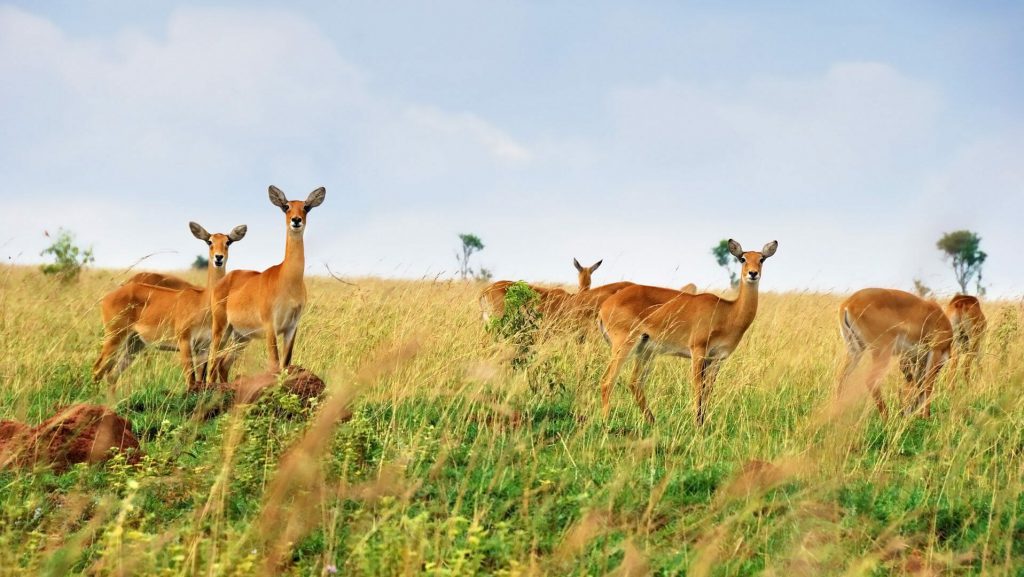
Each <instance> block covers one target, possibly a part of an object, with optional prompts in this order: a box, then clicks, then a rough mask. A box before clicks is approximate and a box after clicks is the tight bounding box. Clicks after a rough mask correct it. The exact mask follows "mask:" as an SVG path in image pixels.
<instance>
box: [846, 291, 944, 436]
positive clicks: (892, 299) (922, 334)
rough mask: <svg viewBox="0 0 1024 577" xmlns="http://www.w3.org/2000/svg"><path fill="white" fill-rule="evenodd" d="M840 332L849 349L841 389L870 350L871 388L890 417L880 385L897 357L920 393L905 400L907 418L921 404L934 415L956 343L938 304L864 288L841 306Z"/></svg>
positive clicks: (892, 292) (881, 409) (869, 387)
mask: <svg viewBox="0 0 1024 577" xmlns="http://www.w3.org/2000/svg"><path fill="white" fill-rule="evenodd" d="M839 329H840V332H841V333H842V335H843V340H844V341H846V349H847V355H846V360H845V361H844V363H843V367H842V369H841V370H840V372H839V384H838V387H839V390H840V391H842V389H843V388H844V387H845V386H846V381H847V380H848V379H849V378H850V375H852V374H853V371H854V370H855V369H856V368H857V364H858V363H859V362H860V359H861V357H862V356H863V355H864V353H865V352H870V353H871V370H870V372H869V373H868V380H867V386H868V390H870V391H871V395H872V397H874V399H875V404H876V405H877V406H878V412H879V414H880V415H882V417H883V418H885V417H886V416H888V410H887V408H886V405H885V400H884V399H883V398H882V392H881V390H880V385H881V381H882V377H884V376H885V369H886V368H887V366H888V364H889V358H890V357H892V356H893V355H897V356H899V357H900V369H901V370H902V372H903V377H904V378H905V379H906V381H907V384H908V385H909V386H913V387H914V389H916V390H915V391H911V395H912V396H913V398H912V399H905V400H904V401H905V405H904V409H903V410H904V414H911V413H913V412H916V411H917V410H918V409H920V408H921V406H922V405H923V406H924V416H925V417H927V416H929V415H930V414H931V395H932V388H933V387H934V384H935V379H936V378H937V377H938V374H939V371H940V370H942V365H943V364H944V363H945V362H946V360H947V359H948V358H949V352H950V346H951V344H952V341H953V327H952V325H951V324H950V322H949V319H948V318H947V317H946V314H945V313H944V312H943V311H942V308H941V307H940V306H939V305H938V304H937V303H935V302H933V301H928V300H925V299H922V298H920V297H918V296H916V295H912V294H910V293H908V292H903V291H901V290H895V289H881V288H867V289H862V290H859V291H857V292H855V293H853V295H851V296H850V297H849V298H848V299H846V300H845V301H843V304H842V305H840V306H839ZM914 393H916V395H914Z"/></svg>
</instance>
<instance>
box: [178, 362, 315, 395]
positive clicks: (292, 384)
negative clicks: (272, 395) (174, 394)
mask: <svg viewBox="0 0 1024 577" xmlns="http://www.w3.org/2000/svg"><path fill="white" fill-rule="evenodd" d="M285 373H286V375H285V378H284V380H283V381H282V382H281V387H282V388H283V389H284V390H286V391H288V392H289V393H294V394H295V395H298V397H299V398H300V399H302V400H304V401H308V400H311V399H315V398H317V397H320V396H321V395H323V393H324V389H325V388H326V385H325V384H324V381H323V379H321V378H320V377H318V376H316V375H315V374H313V373H312V372H311V371H308V370H306V369H304V368H302V367H300V366H298V365H290V366H289V367H288V368H287V369H286V370H285ZM277 380H278V374H277V373H273V372H266V373H260V374H258V375H250V376H247V377H239V378H237V379H235V380H233V381H231V382H230V383H196V384H194V385H192V386H191V387H189V392H190V393H198V392H203V391H219V392H222V393H230V394H231V396H232V398H233V402H234V403H252V402H255V401H256V400H257V399H259V398H260V396H261V395H262V394H263V393H264V391H266V390H267V389H269V388H271V387H274V386H276V385H277Z"/></svg>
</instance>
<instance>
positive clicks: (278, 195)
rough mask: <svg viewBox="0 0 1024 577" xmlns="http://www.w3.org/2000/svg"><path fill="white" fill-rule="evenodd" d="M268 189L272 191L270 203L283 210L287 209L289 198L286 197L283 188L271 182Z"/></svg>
mask: <svg viewBox="0 0 1024 577" xmlns="http://www.w3.org/2000/svg"><path fill="white" fill-rule="evenodd" d="M268 191H269V193H270V203H271V204H273V205H274V206H276V207H278V208H280V209H281V210H284V211H287V210H288V198H287V197H285V195H284V193H283V192H281V189H280V188H278V187H276V186H274V185H273V184H271V185H270V188H269V189H268Z"/></svg>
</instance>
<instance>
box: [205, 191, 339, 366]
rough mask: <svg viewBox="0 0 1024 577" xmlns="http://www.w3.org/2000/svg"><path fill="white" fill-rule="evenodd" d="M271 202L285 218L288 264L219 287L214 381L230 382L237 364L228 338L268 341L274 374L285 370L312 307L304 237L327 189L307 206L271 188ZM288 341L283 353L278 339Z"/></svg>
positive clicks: (235, 275)
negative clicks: (227, 352)
mask: <svg viewBox="0 0 1024 577" xmlns="http://www.w3.org/2000/svg"><path fill="white" fill-rule="evenodd" d="M269 195H270V202H271V204H273V205H274V206H276V207H278V208H280V209H281V211H282V212H284V215H285V219H284V220H285V228H286V230H287V232H286V237H285V238H286V240H285V250H284V260H283V261H282V262H281V263H280V264H276V265H274V266H272V267H270V268H268V269H266V270H264V271H263V272H257V271H251V270H236V271H232V272H231V273H229V274H228V275H227V276H225V277H224V279H223V280H221V281H220V282H218V283H217V285H216V286H215V287H214V288H213V304H212V308H213V331H212V339H211V345H210V357H211V359H212V363H213V369H212V370H213V375H214V378H218V377H219V379H220V381H224V382H226V381H227V380H228V372H229V371H230V370H231V359H230V358H226V359H225V358H222V356H224V355H223V351H222V350H221V349H222V345H224V344H225V342H226V340H227V339H229V338H230V339H233V340H235V341H237V342H238V343H239V344H243V345H244V344H245V343H246V342H248V341H249V340H250V339H252V338H253V337H263V338H265V339H266V340H267V353H268V354H267V356H268V362H269V367H270V370H271V371H275V372H276V371H278V370H280V369H285V368H287V367H288V365H290V364H291V362H292V350H293V347H294V346H295V333H296V331H297V329H298V326H299V319H300V318H301V316H302V309H303V307H304V306H305V304H306V284H305V281H304V280H303V274H304V272H305V268H306V257H305V249H304V247H303V240H302V235H303V233H304V232H305V230H306V220H307V215H308V214H309V211H311V210H313V209H314V208H315V207H318V206H320V204H321V203H322V202H323V201H324V197H325V196H326V195H327V190H326V189H324V187H320V188H318V189H316V190H314V191H313V192H311V193H310V194H309V197H308V198H306V200H305V201H299V200H292V201H289V200H288V199H287V198H286V197H285V195H284V193H283V192H281V189H279V188H277V187H276V186H270V188H269ZM278 336H280V337H281V338H282V339H283V341H284V342H283V343H282V347H281V349H282V352H283V355H279V354H278V347H277V338H278Z"/></svg>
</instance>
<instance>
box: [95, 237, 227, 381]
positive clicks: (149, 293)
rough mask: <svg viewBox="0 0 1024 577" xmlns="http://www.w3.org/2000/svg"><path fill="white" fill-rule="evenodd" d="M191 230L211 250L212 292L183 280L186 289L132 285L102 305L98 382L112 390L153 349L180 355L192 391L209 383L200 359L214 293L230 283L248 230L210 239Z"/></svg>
mask: <svg viewBox="0 0 1024 577" xmlns="http://www.w3.org/2000/svg"><path fill="white" fill-rule="evenodd" d="M189 229H191V231H192V234H193V236H195V237H196V238H198V239H199V240H201V241H203V242H205V243H206V244H207V245H208V246H209V252H210V262H209V265H208V266H207V272H206V277H207V286H206V288H199V287H196V286H194V285H192V284H190V283H186V282H185V281H181V280H180V279H176V280H178V281H180V283H181V284H179V285H176V286H159V285H157V284H147V283H144V282H127V283H125V284H123V285H121V286H120V287H118V288H116V289H114V290H113V291H111V292H110V293H108V294H107V295H106V296H104V297H103V299H102V300H101V301H100V311H101V314H102V316H103V325H104V329H105V338H104V342H103V349H102V351H101V352H100V357H99V358H98V359H97V360H96V363H95V364H94V365H93V379H94V380H95V381H96V382H99V381H100V380H101V379H103V378H104V377H106V378H107V379H108V380H109V381H110V383H111V384H114V383H116V382H117V378H118V377H119V376H120V375H121V373H122V372H124V370H125V369H127V368H128V365H130V364H131V362H132V360H133V359H134V358H135V356H136V355H138V354H139V353H140V352H141V351H142V350H143V349H144V348H145V347H146V346H147V345H156V346H158V347H160V348H170V349H171V350H174V349H177V350H178V352H179V354H180V357H181V363H182V365H183V366H184V369H185V375H186V380H187V381H188V384H189V385H193V384H195V382H196V379H197V377H198V378H205V373H206V362H205V359H204V360H202V361H201V364H202V368H201V369H200V371H199V372H200V375H197V374H196V367H195V357H196V356H200V357H202V356H203V355H204V353H203V349H205V347H206V344H207V343H208V342H209V338H210V293H211V287H212V286H213V285H214V284H216V282H217V281H218V280H220V279H221V278H223V277H224V269H225V268H226V267H227V263H228V247H229V246H231V244H232V243H235V242H238V241H240V240H242V238H244V237H245V233H246V231H247V227H246V226H245V225H244V224H243V225H240V226H236V227H235V228H234V229H233V230H232V231H231V232H230V233H228V234H219V233H218V234H210V233H209V232H206V229H204V228H203V227H201V226H199V225H198V224H196V223H194V222H190V223H189ZM147 275H152V276H147ZM132 278H133V279H139V280H155V281H157V282H167V281H168V280H169V279H174V277H169V276H166V275H160V274H158V273H140V274H138V275H135V276H134V277H132ZM122 345H124V346H123V350H122ZM118 357H120V359H118ZM115 364H116V366H115Z"/></svg>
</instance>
